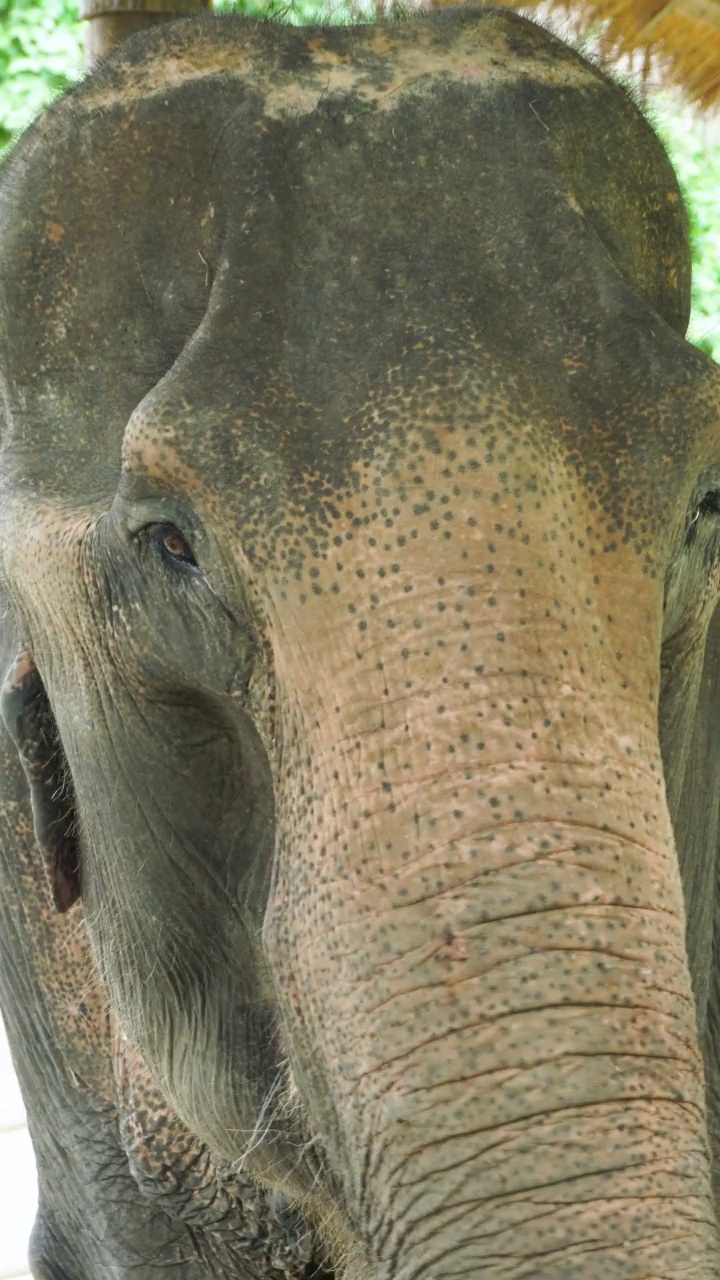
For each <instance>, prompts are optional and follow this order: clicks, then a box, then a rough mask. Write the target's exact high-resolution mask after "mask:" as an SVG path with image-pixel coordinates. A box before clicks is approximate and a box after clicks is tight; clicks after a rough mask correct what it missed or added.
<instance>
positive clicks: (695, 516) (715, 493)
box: [685, 489, 720, 547]
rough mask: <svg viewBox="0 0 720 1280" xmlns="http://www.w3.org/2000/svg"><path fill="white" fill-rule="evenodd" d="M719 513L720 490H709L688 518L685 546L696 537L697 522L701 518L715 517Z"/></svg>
mask: <svg viewBox="0 0 720 1280" xmlns="http://www.w3.org/2000/svg"><path fill="white" fill-rule="evenodd" d="M718 512H720V490H718V489H711V490H710V492H709V493H706V494H705V497H704V498H703V500H702V502H699V503H698V505H697V506H696V508H695V510H694V511H693V513H692V516H691V517H690V523H689V525H688V527H687V529H686V531H685V546H686V547H689V546H690V545H691V544H692V543H693V542H694V541H695V537H696V535H697V529H698V522H699V521H700V519H701V518H702V517H703V516H706V515H717V514H718Z"/></svg>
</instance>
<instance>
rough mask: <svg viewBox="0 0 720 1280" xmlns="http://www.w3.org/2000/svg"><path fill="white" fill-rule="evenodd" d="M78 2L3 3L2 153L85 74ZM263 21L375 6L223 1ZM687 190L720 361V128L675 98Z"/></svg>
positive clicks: (698, 303)
mask: <svg viewBox="0 0 720 1280" xmlns="http://www.w3.org/2000/svg"><path fill="white" fill-rule="evenodd" d="M78 6H79V0H0V152H2V150H3V149H4V148H5V147H6V146H7V145H8V143H9V142H10V141H11V139H12V137H13V136H14V135H16V134H17V133H18V132H19V131H21V130H22V129H23V128H25V126H26V125H27V124H28V123H29V122H30V120H31V119H32V118H33V116H35V115H36V114H37V112H38V111H39V110H40V109H41V108H42V107H44V106H46V105H47V103H48V102H50V101H51V100H52V98H53V97H54V96H55V95H56V94H58V93H59V92H61V91H62V90H63V89H66V88H67V87H68V86H69V85H71V84H72V83H73V82H74V81H75V80H76V79H77V78H78V76H79V75H80V74H81V72H82V42H83V31H82V23H81V22H80V21H79V20H78ZM216 7H217V8H220V9H235V10H236V11H238V12H240V13H245V14H248V15H249V16H252V17H257V18H260V17H262V18H274V19H276V20H278V21H284V22H292V23H296V24H300V25H301V24H303V23H314V22H338V21H341V22H347V21H349V20H351V21H355V22H358V21H364V20H365V21H366V20H367V19H368V18H369V17H371V16H372V13H373V12H374V9H375V5H374V4H373V0H236V3H233V0H219V3H218V4H216ZM652 112H653V116H654V119H655V123H656V126H657V128H658V130H659V132H660V134H661V136H662V137H663V140H664V141H665V144H666V146H667V147H668V150H669V152H670V155H671V157H672V160H673V163H674V164H675V168H676V170H677V172H678V176H679V178H680V183H681V186H682V188H683V190H684V192H685V196H686V200H687V204H688V209H689V212H690V221H691V228H692V237H693V314H692V319H691V322H690V331H689V335H688V336H689V337H690V339H691V341H693V342H695V343H696V344H697V345H698V346H699V347H701V348H702V349H703V351H706V352H707V354H708V355H712V356H714V358H715V359H716V360H718V361H720V235H719V234H718V229H719V228H720V123H715V124H711V123H703V122H701V121H698V120H697V119H696V118H694V117H693V115H692V113H691V112H690V110H689V109H688V108H687V107H686V106H684V105H683V104H682V102H681V101H680V100H679V99H678V98H676V97H671V96H670V95H669V94H662V95H659V96H658V97H657V98H656V99H655V100H654V101H653V103H652Z"/></svg>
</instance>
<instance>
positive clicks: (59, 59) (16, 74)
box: [0, 0, 83, 150]
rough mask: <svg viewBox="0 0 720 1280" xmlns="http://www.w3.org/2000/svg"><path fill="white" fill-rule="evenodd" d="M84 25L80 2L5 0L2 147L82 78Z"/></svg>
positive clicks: (1, 8)
mask: <svg viewBox="0 0 720 1280" xmlns="http://www.w3.org/2000/svg"><path fill="white" fill-rule="evenodd" d="M81 26H82V24H81V23H80V22H78V5H77V4H76V3H75V0H42V3H37V0H0V150H2V149H4V148H5V147H6V146H7V144H8V143H9V142H10V140H11V138H12V136H13V135H14V134H16V133H17V132H19V131H20V130H21V129H24V128H25V126H26V125H27V124H28V123H29V122H30V120H32V118H33V116H35V115H37V113H38V111H40V109H41V108H42V107H44V106H46V105H47V103H48V102H50V101H51V100H52V98H53V97H54V96H55V95H56V94H57V93H59V92H61V91H62V90H63V89H66V88H67V87H68V85H70V84H72V83H73V81H74V80H75V79H77V77H78V75H79V74H80V71H81V69H82V42H83V32H82V30H81Z"/></svg>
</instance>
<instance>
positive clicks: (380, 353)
mask: <svg viewBox="0 0 720 1280" xmlns="http://www.w3.org/2000/svg"><path fill="white" fill-rule="evenodd" d="M321 86H322V92H320V88H321ZM283 94H285V95H286V100H285V106H284V107H281V105H279V104H281V100H282V95H283ZM103 95H105V98H106V99H107V100H106V101H105V100H104V98H103ZM108 95H109V96H108ZM273 95H275V96H273ZM278 95H279V96H278ZM308 95H309V96H308ZM313 95H315V97H314V98H313ZM368 95H370V98H372V102H371V101H370V98H368ZM110 99H112V101H111V100H110ZM312 102H314V103H315V106H314V108H311V104H312ZM268 103H270V108H269V109H268ZM293 104H294V105H293ZM390 104H392V107H391V106H390ZM89 173H92V174H93V180H92V182H91V181H90V179H89V177H88V176H87V175H88V174H89ZM0 204H2V206H3V220H2V227H3V230H2V236H0V278H1V279H2V281H3V283H4V287H5V299H4V301H0V307H2V306H4V307H5V314H6V315H8V314H9V313H8V306H9V302H8V300H9V299H12V304H13V311H12V323H11V324H10V323H8V341H7V343H6V344H5V346H4V350H3V361H4V364H5V371H6V377H7V385H8V396H7V404H8V406H9V408H10V413H9V415H8V424H9V429H8V430H7V431H6V434H5V442H6V450H5V455H4V458H3V474H4V475H5V476H6V477H13V478H12V480H11V481H10V480H9V481H7V483H15V477H16V475H17V474H18V473H21V474H22V479H23V481H27V482H28V483H29V484H32V485H35V486H36V487H40V488H41V489H42V491H43V492H53V493H58V494H62V495H63V497H64V499H65V500H70V501H76V500H77V501H78V502H82V501H84V500H86V499H87V496H88V494H92V498H93V501H95V499H97V510H99V511H101V510H102V509H103V507H106V506H107V505H108V504H109V503H110V502H111V501H112V498H113V495H114V491H115V486H116V484H117V476H118V471H119V466H120V463H121V458H120V442H121V440H122V436H123V432H124V431H125V432H126V440H125V449H124V456H123V462H124V464H125V466H126V467H129V468H130V469H133V468H135V469H139V470H141V471H143V472H145V473H146V474H147V476H148V477H149V478H155V479H157V480H159V481H160V482H161V483H166V484H168V485H173V486H180V487H183V488H184V489H185V490H186V491H188V490H192V492H191V496H192V497H193V498H194V497H195V495H196V492H197V486H198V485H200V486H201V488H202V490H203V491H207V492H210V493H212V492H216V493H221V494H222V495H223V501H224V505H225V510H226V511H228V510H230V511H232V512H233V513H234V516H235V518H236V519H237V521H238V523H239V524H240V525H241V526H242V527H243V528H245V529H248V528H252V527H253V522H255V523H256V524H257V526H258V527H264V528H265V529H267V528H268V527H269V526H270V524H272V527H273V528H275V529H280V528H281V526H282V525H283V522H284V520H285V518H286V515H287V511H288V506H289V504H290V505H293V506H294V509H295V510H297V511H299V512H300V513H302V512H303V511H304V510H306V509H308V508H309V509H310V510H311V511H313V512H314V513H315V515H316V516H317V519H318V520H319V521H320V523H321V525H323V527H324V526H326V525H327V522H328V520H332V519H334V516H333V514H332V513H333V510H335V509H336V508H337V503H338V502H339V500H340V498H341V496H342V494H343V493H345V492H347V491H348V489H350V490H351V491H354V487H355V485H356V484H357V483H365V481H361V480H360V472H361V471H362V468H363V467H364V466H365V465H366V464H367V462H368V459H374V460H375V461H379V464H381V465H379V470H378V476H379V475H380V474H381V473H382V468H383V466H388V467H391V466H392V465H393V462H392V458H393V456H395V455H396V454H397V452H398V450H400V451H402V450H407V451H408V453H410V452H411V450H412V448H413V447H416V448H422V447H427V448H428V449H430V450H435V453H436V454H437V455H438V457H439V454H440V452H442V450H443V448H444V446H443V444H442V439H443V437H444V434H445V433H446V427H449V426H452V425H453V422H452V421H451V420H452V419H453V418H455V419H456V422H455V424H454V425H455V427H456V429H458V428H459V426H461V427H462V428H463V430H462V431H460V433H459V434H460V437H461V438H462V440H463V441H465V440H466V439H467V440H468V441H469V440H472V439H473V438H474V437H473V435H472V432H473V430H474V429H475V428H482V430H483V431H484V432H485V433H486V435H487V436H488V440H489V439H490V437H491V436H492V432H493V431H497V432H499V436H498V439H500V438H503V439H506V440H508V439H510V438H511V437H512V438H513V439H523V440H526V437H524V436H523V434H522V433H523V431H524V426H525V424H526V423H527V422H529V421H530V422H534V423H535V424H536V425H538V424H542V425H541V427H539V429H540V430H541V433H542V434H543V438H544V443H543V446H542V447H544V448H548V447H550V446H552V447H553V448H555V447H557V448H558V449H559V450H560V451H561V453H562V454H563V455H568V456H570V455H572V458H573V460H574V464H575V468H576V472H577V475H578V477H580V480H581V483H582V485H583V486H584V488H585V489H586V490H589V489H591V488H593V489H596V490H599V489H600V488H602V487H603V486H604V493H603V497H602V501H603V503H604V505H605V506H606V508H607V509H608V510H609V509H610V508H611V507H612V508H613V519H615V520H617V519H620V518H626V508H627V506H628V502H629V500H630V499H629V495H630V493H631V492H632V491H633V487H634V488H635V490H636V491H637V487H638V483H639V481H640V480H644V482H645V486H646V489H647V490H648V498H649V504H650V507H652V508H653V512H654V515H653V518H654V519H655V520H656V521H657V522H661V521H662V519H663V512H662V509H663V503H665V505H667V503H668V502H670V501H672V499H673V495H672V494H670V493H669V492H668V491H667V486H664V483H663V473H662V465H661V461H660V460H658V459H661V458H666V459H667V460H668V462H667V465H668V467H672V466H674V467H675V473H674V474H675V478H676V483H677V465H678V459H679V458H681V459H683V462H682V465H683V466H685V461H686V456H687V454H688V452H690V453H693V450H696V447H697V440H698V435H699V432H700V431H701V429H702V430H705V429H706V428H707V423H708V412H706V411H705V408H704V407H703V412H702V414H701V415H700V417H701V418H702V423H701V422H700V417H698V415H696V416H695V417H694V419H693V425H692V428H691V430H690V431H688V430H687V429H686V428H685V423H686V422H687V421H688V418H689V417H690V414H691V413H692V412H694V411H695V408H696V401H697V395H696V390H697V388H698V387H699V385H700V381H701V374H700V372H699V370H698V362H699V360H700V357H697V358H696V360H695V363H693V357H692V356H691V355H690V354H689V349H688V348H686V346H685V345H684V344H683V343H682V342H681V341H680V340H679V338H678V336H677V330H678V329H682V327H683V317H684V314H685V311H686V303H687V297H686V294H687V264H688V261H689V257H688V247H687V237H686V227H685V221H684V214H683V211H682V204H681V201H680V198H679V193H678V189H677V185H676V183H675V181H674V178H673V175H672V170H671V168H670V166H669V163H668V161H667V158H666V157H665V155H664V152H663V150H662V148H661V147H660V145H659V143H658V142H657V139H656V138H655V137H654V135H653V134H652V131H651V130H650V129H649V127H648V126H647V125H646V124H645V122H644V121H643V120H642V118H641V117H640V115H639V113H638V112H637V111H636V109H635V108H634V106H633V105H632V103H631V102H630V101H629V99H627V98H626V97H625V96H624V95H623V94H622V93H621V92H619V91H618V90H617V88H616V87H615V86H613V85H611V84H609V83H608V82H607V81H606V80H605V79H604V78H603V77H602V75H601V74H600V73H599V72H598V71H597V70H596V69H594V68H592V67H590V66H588V65H587V64H585V63H584V62H582V60H581V59H579V58H578V56H577V55H575V54H573V53H572V52H570V51H569V50H567V49H566V48H565V47H564V46H562V45H561V44H560V43H559V42H558V41H556V40H555V39H554V37H552V36H550V35H549V34H548V33H546V32H543V31H542V30H541V29H540V28H537V27H535V26H533V25H532V24H530V23H527V22H526V21H524V20H521V19H518V18H517V17H515V16H513V15H507V14H499V13H483V12H480V11H467V12H465V11H463V12H454V13H452V14H448V15H444V14H436V15H433V16H431V17H429V18H424V19H420V20H417V21H413V22H410V23H407V24H399V25H398V26H396V27H390V28H385V27H380V28H367V29H363V28H357V29H352V30H347V29H346V30H342V29H339V30H337V31H336V30H325V31H321V30H317V29H315V30H308V31H297V30H292V29H281V28H276V27H273V26H272V25H271V24H260V25H258V24H253V23H246V22H244V21H242V20H239V19H228V20H222V21H212V22H211V21H206V20H201V21H198V22H192V23H188V24H180V25H178V26H177V27H176V28H175V27H172V28H168V30H166V31H164V32H160V33H158V32H155V33H151V34H150V35H148V36H146V37H144V38H143V39H142V40H141V41H134V42H133V41H130V42H129V43H128V44H127V45H126V46H123V50H122V51H121V53H120V54H119V55H118V57H117V58H116V59H114V60H113V61H112V62H111V63H109V64H108V65H107V66H106V68H105V69H104V70H102V71H101V72H100V73H99V74H98V75H97V76H95V77H91V78H90V79H89V80H88V81H87V83H86V84H85V85H84V86H82V87H81V88H80V89H78V91H77V92H75V93H73V95H71V96H70V97H68V98H67V99H66V100H65V101H64V102H61V103H59V104H58V106H57V108H55V109H53V111H51V112H50V113H49V114H48V116H46V117H45V119H44V121H43V122H42V123H41V124H40V125H39V126H38V128H37V129H36V130H35V131H34V132H31V133H30V134H29V135H28V137H27V140H26V141H25V142H23V143H21V144H20V146H19V147H18V149H17V151H16V153H15V156H14V158H13V159H11V161H10V164H9V165H8V166H7V167H6V170H5V171H4V178H3V183H2V188H1V189H0ZM5 214H7V216H6V217H5V216H4V215H5ZM658 312H659V313H660V316H662V317H663V318H664V319H665V321H667V324H663V323H661V322H659V321H658ZM668 326H670V329H671V330H672V332H671V331H669V328H668ZM436 355H437V358H436ZM469 374H472V375H473V376H472V384H473V385H472V387H471V388H470V387H469V385H467V384H468V376H469ZM461 384H464V385H461ZM691 384H692V392H691V393H688V390H687V389H688V386H690V385H691ZM698 394H699V393H698ZM488 396H489V397H490V398H491V400H492V409H491V410H487V409H486V407H485V406H486V404H487V401H488ZM681 397H682V398H683V408H682V418H681V416H680V408H679V401H680V398H681ZM428 398H430V399H432V400H433V406H430V405H429V402H428ZM675 401H677V402H678V407H677V408H675V407H673V405H674V402H675ZM670 402H672V404H671V407H670V408H669V409H668V408H664V409H663V410H662V411H660V406H661V404H662V403H666V404H668V403H670ZM138 406H140V407H139V408H138ZM710 413H711V416H712V421H713V422H715V421H716V414H715V410H714V408H712V407H711V410H710ZM128 420H130V427H129V428H128V429H127V431H126V428H127V424H128ZM458 420H461V421H460V422H459V421H458ZM679 422H682V429H681V428H679V426H678V423H679ZM423 431H425V435H423ZM463 433H464V434H463ZM518 433H519V435H518ZM39 435H40V439H38V438H37V437H38V436H39ZM658 435H660V436H661V437H662V441H663V451H662V453H661V454H659V455H658V458H654V460H653V461H652V463H651V464H650V462H649V459H650V455H651V454H658V450H657V437H658ZM431 436H432V437H433V439H432V440H431V439H430V437H431ZM16 446H18V447H17V448H16ZM447 447H448V449H449V450H450V449H451V448H454V446H450V445H448V446H447ZM462 447H465V445H464V443H463V445H462ZM701 447H705V446H704V445H702V442H701ZM468 448H469V449H470V450H471V457H472V459H473V461H474V465H485V464H486V463H487V458H486V456H485V455H486V452H487V450H486V451H485V452H481V453H480V454H478V453H477V451H475V452H472V450H473V448H474V446H472V445H468ZM490 452H491V453H492V450H490ZM501 452H502V449H501V448H500V446H498V450H496V453H497V456H498V458H499V454H500V453H501ZM493 456H495V455H494V454H493ZM16 459H17V463H16V462H15V460H16ZM450 461H452V460H450ZM646 464H647V465H646ZM468 465H470V463H469V462H468ZM526 465H527V463H523V466H526ZM648 467H650V469H647V468H648ZM618 476H619V477H620V480H619V482H618ZM685 481H686V477H685V473H684V472H683V475H682V476H681V477H680V480H679V483H680V484H681V485H684V484H685ZM378 484H381V481H380V480H378ZM381 487H382V486H381ZM386 487H387V486H386ZM658 499H659V500H658ZM333 504H334V505H333ZM380 506H382V503H381V504H380ZM318 513H319V514H318ZM298 521H299V524H302V519H301V516H299V517H298ZM311 533H314V530H311ZM278 536H279V535H278Z"/></svg>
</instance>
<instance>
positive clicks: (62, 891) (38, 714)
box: [0, 649, 81, 913]
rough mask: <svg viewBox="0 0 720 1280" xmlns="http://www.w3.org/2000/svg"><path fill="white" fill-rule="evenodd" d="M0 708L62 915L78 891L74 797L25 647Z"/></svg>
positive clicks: (42, 689)
mask: <svg viewBox="0 0 720 1280" xmlns="http://www.w3.org/2000/svg"><path fill="white" fill-rule="evenodd" d="M0 709H1V710H2V717H3V720H4V722H5V727H6V728H7V731H8V733H9V734H10V737H11V738H12V740H13V742H14V743H15V746H16V747H17V750H18V754H19V756H20V761H21V763H22V767H23V770H24V773H25V776H26V778H27V780H28V785H29V787H30V798H31V802H32V813H33V823H34V827H35V838H36V840H37V842H38V845H39V847H40V851H41V853H42V856H43V860H44V863H45V870H46V873H47V878H48V883H49V887H50V893H51V897H52V901H53V906H54V908H55V910H56V911H58V912H60V913H63V912H65V911H68V910H69V908H70V907H71V906H72V905H73V903H75V902H76V901H77V900H78V898H79V897H80V891H81V885H80V848H79V843H78V839H77V832H76V821H75V796H74V791H73V785H72V781H71V779H70V774H69V771H68V769H67V765H66V762H65V754H64V751H63V748H62V743H61V742H60V737H59V734H58V731H57V725H56V724H55V718H54V716H53V713H52V709H51V707H50V702H49V700H48V696H47V693H46V692H45V686H44V684H43V682H42V679H41V677H40V673H39V671H38V669H37V667H36V666H35V662H34V660H33V657H32V654H31V653H29V652H28V650H26V649H25V650H21V652H20V653H19V654H18V655H17V657H16V658H15V661H14V662H13V664H12V666H11V667H10V670H9V671H8V673H7V675H6V677H5V681H4V684H3V687H2V692H1V693H0Z"/></svg>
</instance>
